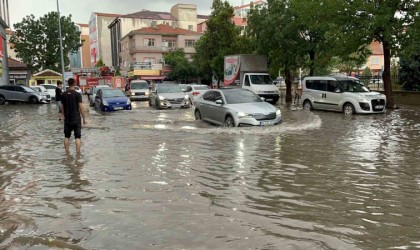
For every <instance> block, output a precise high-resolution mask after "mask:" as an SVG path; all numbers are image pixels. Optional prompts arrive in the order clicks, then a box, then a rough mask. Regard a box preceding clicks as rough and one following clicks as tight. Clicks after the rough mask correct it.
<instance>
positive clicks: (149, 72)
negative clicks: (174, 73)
mask: <svg viewBox="0 0 420 250" xmlns="http://www.w3.org/2000/svg"><path fill="white" fill-rule="evenodd" d="M134 75H135V76H159V75H160V70H156V69H137V70H134Z"/></svg>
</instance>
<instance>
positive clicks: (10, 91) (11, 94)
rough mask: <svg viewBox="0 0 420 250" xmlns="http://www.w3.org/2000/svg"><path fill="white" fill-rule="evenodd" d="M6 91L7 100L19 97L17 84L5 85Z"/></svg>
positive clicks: (14, 99)
mask: <svg viewBox="0 0 420 250" xmlns="http://www.w3.org/2000/svg"><path fill="white" fill-rule="evenodd" d="M3 89H4V91H5V97H6V100H8V101H9V100H10V101H17V99H16V98H17V97H16V91H15V90H16V86H14V85H8V86H4V87H3Z"/></svg>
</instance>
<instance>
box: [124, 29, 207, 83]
mask: <svg viewBox="0 0 420 250" xmlns="http://www.w3.org/2000/svg"><path fill="white" fill-rule="evenodd" d="M200 36H201V34H200V33H198V32H196V31H192V30H188V29H181V28H177V27H173V26H171V25H166V24H159V25H153V26H152V27H147V28H141V29H138V30H135V31H131V32H130V33H128V34H127V35H126V36H124V37H123V38H122V39H121V53H120V57H121V59H122V64H121V73H123V74H127V75H129V74H128V72H129V71H132V67H133V65H141V64H149V65H151V66H152V67H151V69H154V70H162V69H163V68H164V66H165V65H164V56H165V54H166V53H168V52H170V51H172V50H176V49H183V50H184V52H185V54H186V57H187V58H191V57H192V55H193V54H195V48H194V45H195V43H196V41H197V40H198V39H199V38H200ZM140 73H141V72H140ZM152 73H153V74H154V75H156V76H157V72H156V71H154V72H152ZM159 75H160V74H159ZM137 76H139V77H138V78H141V79H146V80H155V79H156V80H159V79H161V78H159V77H156V78H155V79H153V78H152V77H151V76H150V75H137Z"/></svg>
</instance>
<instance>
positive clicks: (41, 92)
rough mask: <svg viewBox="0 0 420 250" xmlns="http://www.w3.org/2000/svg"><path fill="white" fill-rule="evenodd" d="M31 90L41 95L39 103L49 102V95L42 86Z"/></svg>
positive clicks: (32, 87)
mask: <svg viewBox="0 0 420 250" xmlns="http://www.w3.org/2000/svg"><path fill="white" fill-rule="evenodd" d="M31 89H33V90H35V91H36V92H38V93H40V94H41V95H42V97H43V98H42V100H41V102H43V103H50V102H51V95H50V93H49V92H48V91H47V89H46V88H45V87H44V86H31Z"/></svg>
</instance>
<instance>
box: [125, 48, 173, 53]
mask: <svg viewBox="0 0 420 250" xmlns="http://www.w3.org/2000/svg"><path fill="white" fill-rule="evenodd" d="M129 49H130V54H134V53H137V52H139V51H146V52H149V51H150V52H162V53H164V52H169V51H173V50H176V49H177V47H159V46H154V47H152V46H130V48H129Z"/></svg>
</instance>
